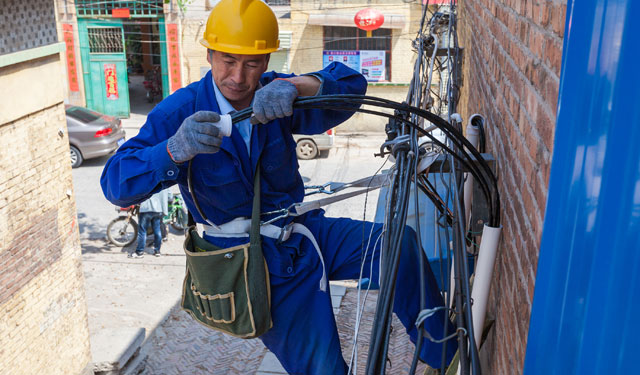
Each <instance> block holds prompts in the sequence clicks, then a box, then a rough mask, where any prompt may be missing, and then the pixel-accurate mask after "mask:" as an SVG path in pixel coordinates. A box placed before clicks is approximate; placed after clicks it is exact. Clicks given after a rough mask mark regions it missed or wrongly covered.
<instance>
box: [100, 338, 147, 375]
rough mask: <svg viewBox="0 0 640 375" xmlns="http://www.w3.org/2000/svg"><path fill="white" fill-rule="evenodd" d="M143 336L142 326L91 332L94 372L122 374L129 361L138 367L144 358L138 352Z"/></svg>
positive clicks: (105, 374)
mask: <svg viewBox="0 0 640 375" xmlns="http://www.w3.org/2000/svg"><path fill="white" fill-rule="evenodd" d="M144 337H145V329H144V328H117V329H103V330H100V331H98V332H96V333H94V334H91V356H92V361H93V372H94V374H95V375H120V374H124V371H125V370H126V369H127V366H128V365H129V362H130V361H131V362H132V363H133V364H134V365H135V366H136V367H139V366H138V364H139V363H140V362H141V361H143V360H144V358H142V357H143V356H142V355H140V354H139V353H140V347H141V346H142V342H143V341H144ZM145 356H146V355H145ZM128 367H129V368H131V366H128Z"/></svg>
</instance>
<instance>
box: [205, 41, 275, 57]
mask: <svg viewBox="0 0 640 375" xmlns="http://www.w3.org/2000/svg"><path fill="white" fill-rule="evenodd" d="M200 44H202V45H203V46H205V47H206V48H207V49H210V50H214V51H220V52H224V53H232V54H237V55H266V54H269V53H272V52H275V51H277V50H278V47H273V48H261V49H257V48H248V47H238V46H234V45H224V44H222V43H214V44H211V43H209V41H207V40H206V39H204V38H202V39H200Z"/></svg>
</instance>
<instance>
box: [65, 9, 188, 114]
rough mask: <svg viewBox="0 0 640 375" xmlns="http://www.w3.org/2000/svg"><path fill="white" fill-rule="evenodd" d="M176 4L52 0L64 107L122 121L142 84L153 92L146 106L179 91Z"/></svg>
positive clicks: (178, 11) (180, 82)
mask: <svg viewBox="0 0 640 375" xmlns="http://www.w3.org/2000/svg"><path fill="white" fill-rule="evenodd" d="M180 3H181V2H179V1H176V0H173V1H171V2H167V3H165V2H164V1H162V0H143V1H115V0H112V1H102V2H95V1H91V0H75V1H68V0H56V2H55V4H56V8H57V16H58V34H59V35H60V41H61V42H64V43H65V47H66V53H65V61H64V62H65V65H66V69H65V73H66V74H65V77H66V80H67V85H66V87H65V93H66V98H67V100H68V102H69V103H71V104H75V105H80V106H86V107H87V108H90V109H93V110H96V111H98V112H101V113H104V114H108V115H113V116H118V117H123V118H126V117H129V116H130V114H131V110H132V103H133V102H134V100H135V99H136V98H132V97H130V95H145V92H146V91H148V90H146V86H145V87H142V85H143V81H148V82H153V85H155V86H154V87H156V88H157V91H159V92H158V93H155V98H149V99H150V102H154V101H157V100H159V99H161V98H162V97H166V96H167V95H169V94H170V93H171V92H173V91H175V90H177V89H178V88H180V87H182V84H183V78H182V65H181V61H182V59H181V56H180V45H179V34H180V32H179V30H180V27H179V23H180V22H179V14H180V9H181V8H180V7H179V5H178V4H180Z"/></svg>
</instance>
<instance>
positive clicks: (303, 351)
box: [100, 63, 456, 375]
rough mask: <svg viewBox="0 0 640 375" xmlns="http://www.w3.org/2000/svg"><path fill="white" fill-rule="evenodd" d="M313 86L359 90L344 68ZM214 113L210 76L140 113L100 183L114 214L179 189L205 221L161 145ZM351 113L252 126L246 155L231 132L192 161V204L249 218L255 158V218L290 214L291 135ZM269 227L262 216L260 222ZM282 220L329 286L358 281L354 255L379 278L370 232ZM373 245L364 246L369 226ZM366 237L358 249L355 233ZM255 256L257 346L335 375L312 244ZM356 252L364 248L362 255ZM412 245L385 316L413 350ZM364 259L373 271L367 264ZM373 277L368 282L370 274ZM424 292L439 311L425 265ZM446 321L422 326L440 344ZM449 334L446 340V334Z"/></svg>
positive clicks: (334, 344)
mask: <svg viewBox="0 0 640 375" xmlns="http://www.w3.org/2000/svg"><path fill="white" fill-rule="evenodd" d="M313 74H314V75H315V76H317V77H319V78H321V79H322V81H323V84H322V94H325V95H326V94H364V93H365V92H366V87H367V82H366V81H365V79H364V78H363V77H362V75H360V74H359V73H357V72H356V71H354V70H352V69H350V68H348V67H346V66H345V65H343V64H339V63H332V64H331V65H329V66H327V67H326V68H325V69H323V70H320V71H318V72H315V73H313ZM290 76H291V75H286V74H278V73H275V72H268V73H265V74H263V75H262V77H261V79H260V83H261V84H262V85H266V84H268V83H269V82H271V81H272V80H274V79H275V78H277V77H281V78H286V77H290ZM202 110H206V111H214V112H218V113H219V112H220V108H219V105H218V103H217V102H216V99H215V94H214V89H213V84H212V80H211V72H208V73H207V74H206V75H205V76H204V77H203V78H202V80H200V81H199V82H195V83H192V84H190V85H189V86H187V87H185V88H182V89H180V90H178V91H176V92H175V93H174V94H172V95H171V96H169V97H168V98H166V99H165V100H163V101H162V102H160V103H159V104H158V105H157V106H156V107H155V108H154V109H153V110H152V111H151V112H150V113H149V115H148V117H147V122H146V123H145V124H144V126H143V127H142V128H141V130H140V133H139V134H138V135H137V136H135V137H134V138H132V139H130V140H128V141H127V142H126V143H125V144H124V145H123V146H122V147H120V148H119V149H118V151H117V152H116V154H115V155H114V156H113V157H111V159H109V161H108V162H107V165H106V166H105V168H104V171H103V174H102V177H101V181H100V182H101V185H102V189H103V191H104V194H105V196H106V197H107V199H108V200H109V201H111V202H112V203H114V204H116V205H119V206H124V207H126V206H129V205H131V204H134V203H138V202H141V201H143V200H145V199H147V198H148V197H150V196H151V195H152V194H153V193H155V192H157V191H160V190H161V189H166V188H168V187H170V186H172V185H174V184H176V183H177V184H178V185H179V187H180V190H181V192H182V196H183V197H184V199H185V202H186V204H187V207H188V208H189V211H190V212H191V213H192V214H193V216H194V218H195V220H196V221H197V222H199V223H204V220H203V219H202V218H201V217H200V215H199V214H198V211H197V210H196V209H195V206H194V203H193V200H192V198H191V195H190V193H189V191H188V189H187V163H183V164H178V165H177V164H175V163H174V162H173V161H172V160H171V159H170V157H169V154H168V153H167V140H168V138H169V137H171V136H172V135H174V134H175V133H176V131H177V130H178V128H179V127H180V125H181V124H182V122H183V120H184V119H185V118H187V117H188V116H190V115H192V114H194V113H195V112H197V111H202ZM351 115H352V113H351V112H345V111H336V110H323V109H308V110H300V109H296V110H294V113H293V116H291V117H287V118H283V119H276V120H274V121H271V122H269V123H267V124H264V125H258V126H255V127H254V128H253V130H252V132H251V140H250V147H251V152H250V155H249V153H248V152H247V147H246V144H245V143H244V141H243V139H242V137H241V135H240V134H239V132H238V131H237V129H236V128H234V130H233V132H232V134H231V137H225V138H224V139H223V140H222V145H221V150H220V151H219V152H217V153H215V154H200V155H197V156H196V157H195V158H194V159H193V166H192V168H193V171H194V172H193V174H194V175H193V185H194V189H193V190H194V192H195V194H197V196H198V201H199V203H200V206H201V208H202V210H203V211H204V213H205V214H206V216H207V217H208V218H209V220H211V221H212V222H213V223H214V224H216V225H220V224H223V223H226V222H229V221H231V220H233V219H235V218H237V217H250V216H251V209H252V200H253V175H254V172H255V169H256V166H257V163H258V158H261V162H260V164H261V179H260V184H261V212H270V211H274V210H278V209H282V208H286V207H289V206H290V205H291V204H292V203H295V202H301V201H302V200H303V198H304V186H303V182H302V178H301V176H300V173H299V172H298V167H299V166H298V161H297V158H296V152H295V149H296V143H295V141H294V140H293V137H292V134H293V133H296V134H319V133H322V132H325V131H327V130H328V129H330V128H332V127H334V126H336V125H338V124H340V123H342V122H343V121H345V120H346V119H348V118H349V117H350V116H351ZM264 219H268V217H263V220H264ZM291 221H295V222H298V223H301V224H303V225H305V226H306V227H307V228H308V229H309V230H310V231H311V232H312V233H313V235H314V237H315V239H316V241H317V243H318V244H319V247H320V249H321V251H322V254H323V258H324V262H325V267H326V274H327V276H328V278H329V279H330V280H344V279H357V278H358V277H359V273H360V265H361V261H362V256H363V255H364V254H366V257H367V260H368V261H367V262H366V266H365V267H364V274H363V277H370V278H371V277H373V278H376V279H377V277H378V275H377V274H378V269H379V264H378V260H379V257H380V249H379V248H380V245H379V241H378V244H377V248H376V249H375V250H376V251H373V250H374V246H376V241H375V239H376V238H378V236H379V235H380V233H381V231H382V228H381V225H379V224H372V223H367V222H361V221H355V220H351V219H346V218H339V219H337V218H326V217H324V211H323V210H315V211H311V212H309V213H307V214H305V215H302V216H298V217H295V218H291V217H290V218H285V219H281V220H279V221H277V222H275V223H274V224H276V225H278V226H280V227H281V226H283V225H285V224H287V223H289V222H291ZM372 225H373V226H374V228H373V234H372V238H373V240H372V241H371V242H370V244H369V246H368V249H367V248H366V244H367V241H366V239H367V238H368V237H369V233H370V231H371V226H372ZM364 233H366V236H365V238H364V241H363V234H364ZM205 238H206V239H207V240H208V241H209V242H211V243H213V244H214V245H216V246H220V247H231V246H235V245H238V244H241V243H244V242H246V238H218V237H211V236H207V235H205ZM262 247H263V253H264V256H265V259H266V262H267V265H268V268H269V274H270V275H269V277H270V281H271V310H272V311H271V313H272V319H273V328H271V330H269V331H268V332H267V333H265V334H264V335H262V336H261V337H260V338H261V339H262V341H263V342H264V344H265V345H266V346H267V348H269V349H270V350H271V351H272V352H273V353H275V355H276V356H277V357H278V359H279V360H280V362H281V363H282V365H283V366H284V368H285V369H286V370H287V371H288V372H289V373H290V374H298V375H325V374H326V375H329V374H330V375H343V374H346V373H347V366H346V364H345V361H344V359H343V357H342V353H341V350H340V342H339V338H338V332H337V329H336V323H335V320H334V316H333V311H332V306H331V297H330V294H329V291H328V289H327V291H326V292H323V291H321V290H320V289H319V281H320V279H321V277H322V274H323V270H322V264H321V260H320V257H319V256H318V254H317V252H316V250H315V248H314V247H313V245H312V243H311V241H310V240H309V239H307V238H306V237H304V236H302V235H300V234H295V233H294V234H293V235H291V237H290V238H289V239H288V240H287V241H285V242H283V243H277V241H276V240H274V239H271V238H267V237H264V236H263V238H262ZM363 248H365V249H364V250H363ZM418 249H419V248H418V245H417V243H416V239H415V233H414V232H413V231H412V230H411V229H410V228H408V227H407V229H406V230H405V236H404V239H403V251H402V253H403V256H402V259H401V262H400V269H399V272H398V284H397V290H396V293H395V300H394V301H395V303H394V311H395V312H396V315H397V316H398V317H399V319H400V320H401V321H402V323H403V324H404V326H405V327H407V328H408V333H409V335H410V337H411V338H412V341H413V342H415V340H416V337H417V329H416V328H415V326H414V322H415V319H416V317H417V315H418V312H419V309H420V307H419V300H420V298H419V291H420V286H419V269H418V264H419V262H418V251H419V250H418ZM371 260H373V267H370V262H371ZM370 269H373V275H371V274H370V272H369V270H370ZM426 271H427V276H428V278H427V282H426V285H425V286H426V290H427V296H426V300H427V301H428V307H434V306H438V305H442V303H443V302H442V298H441V296H440V294H439V292H438V289H437V284H436V280H435V278H434V277H433V273H432V272H431V269H429V268H428V266H427V270H426ZM444 324H445V314H444V313H443V311H440V312H438V313H437V314H436V315H435V316H433V317H431V318H428V319H427V320H426V322H425V326H426V328H427V329H428V330H429V332H430V333H431V335H432V336H434V337H436V338H441V337H442V336H443V335H442V331H443V327H444ZM453 330H454V329H453V327H451V326H449V332H453ZM455 346H456V345H455V343H454V342H449V344H448V345H447V347H448V349H447V360H450V359H451V357H452V356H453V353H454V352H455V349H456V347H455ZM441 350H442V349H441V346H440V345H436V344H433V343H431V342H430V341H428V340H425V341H424V343H423V346H422V353H421V358H422V359H423V360H426V362H427V363H429V364H430V365H432V366H433V367H439V366H440V361H441Z"/></svg>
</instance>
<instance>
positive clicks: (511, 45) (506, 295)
mask: <svg viewBox="0 0 640 375" xmlns="http://www.w3.org/2000/svg"><path fill="white" fill-rule="evenodd" d="M459 10H460V14H459V35H460V45H461V46H464V48H465V61H464V86H463V92H462V103H461V106H460V108H461V109H462V110H463V112H464V114H465V118H467V117H468V115H469V114H471V113H476V112H477V113H481V114H483V115H485V116H486V118H487V124H488V125H487V133H488V134H487V135H488V137H487V143H488V148H489V152H491V153H492V154H493V155H495V157H496V159H497V161H498V164H497V166H498V176H499V189H500V195H501V203H502V217H503V222H502V225H503V228H504V229H503V235H502V241H501V243H500V250H499V253H498V258H497V260H496V266H495V270H494V279H493V282H492V290H491V297H490V308H489V309H490V310H489V314H490V315H492V316H493V317H494V318H495V319H496V324H495V327H494V328H493V329H492V331H491V334H490V335H489V339H488V341H487V343H486V345H485V347H484V348H483V350H482V352H483V353H482V357H483V360H484V361H483V362H485V366H486V367H488V369H487V373H490V374H508V375H512V374H521V373H522V368H523V365H524V356H525V348H526V344H527V334H528V329H529V316H530V313H531V303H532V300H533V289H534V284H535V275H536V266H537V261H538V250H539V245H540V238H541V234H542V227H543V220H544V212H545V205H546V200H547V188H548V182H549V169H550V164H551V154H552V152H553V136H554V128H555V119H556V109H557V108H556V107H557V99H558V85H559V75H560V61H561V58H562V38H563V33H564V20H565V13H566V1H564V0H539V1H532V0H526V1H520V0H461V1H460V9H459Z"/></svg>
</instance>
